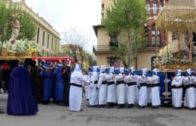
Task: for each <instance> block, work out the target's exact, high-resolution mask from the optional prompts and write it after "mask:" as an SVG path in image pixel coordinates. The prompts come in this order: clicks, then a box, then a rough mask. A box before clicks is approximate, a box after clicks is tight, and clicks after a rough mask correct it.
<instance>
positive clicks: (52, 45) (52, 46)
mask: <svg viewBox="0 0 196 126" xmlns="http://www.w3.org/2000/svg"><path fill="white" fill-rule="evenodd" d="M53 48H54V42H53V38H52V44H51V49H52V50H53Z"/></svg>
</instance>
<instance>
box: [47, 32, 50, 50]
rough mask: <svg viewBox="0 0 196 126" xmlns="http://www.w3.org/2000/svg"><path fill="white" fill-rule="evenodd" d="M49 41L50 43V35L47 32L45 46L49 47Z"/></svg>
mask: <svg viewBox="0 0 196 126" xmlns="http://www.w3.org/2000/svg"><path fill="white" fill-rule="evenodd" d="M49 43H50V35H49V34H48V38H47V48H48V47H49Z"/></svg>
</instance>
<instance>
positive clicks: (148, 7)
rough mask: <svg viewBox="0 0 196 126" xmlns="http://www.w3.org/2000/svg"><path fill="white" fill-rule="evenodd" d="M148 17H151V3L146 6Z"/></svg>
mask: <svg viewBox="0 0 196 126" xmlns="http://www.w3.org/2000/svg"><path fill="white" fill-rule="evenodd" d="M146 12H147V15H150V3H148V4H146Z"/></svg>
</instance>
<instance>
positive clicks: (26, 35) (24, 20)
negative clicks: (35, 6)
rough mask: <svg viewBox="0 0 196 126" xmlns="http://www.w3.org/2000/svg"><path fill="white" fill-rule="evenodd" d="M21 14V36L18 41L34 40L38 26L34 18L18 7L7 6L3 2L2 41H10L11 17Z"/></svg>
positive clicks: (1, 16) (0, 31)
mask: <svg viewBox="0 0 196 126" xmlns="http://www.w3.org/2000/svg"><path fill="white" fill-rule="evenodd" d="M16 13H17V14H19V21H20V24H21V28H20V34H19V37H18V39H28V40H32V39H33V38H34V37H35V34H36V25H35V24H34V22H33V19H32V17H31V16H30V15H29V14H28V13H27V12H25V11H24V10H22V9H20V7H19V6H18V5H11V6H9V7H8V6H6V5H5V4H4V3H3V2H0V41H1V42H4V41H8V40H9V38H10V36H11V32H12V30H11V23H10V21H11V16H12V15H13V14H16Z"/></svg>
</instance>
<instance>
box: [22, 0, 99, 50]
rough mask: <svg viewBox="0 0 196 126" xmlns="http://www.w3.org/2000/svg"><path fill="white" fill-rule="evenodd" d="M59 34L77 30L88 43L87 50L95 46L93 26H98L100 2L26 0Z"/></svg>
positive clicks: (88, 0) (96, 0)
mask: <svg viewBox="0 0 196 126" xmlns="http://www.w3.org/2000/svg"><path fill="white" fill-rule="evenodd" d="M26 3H27V5H28V6H29V7H32V9H33V10H34V11H35V12H36V13H39V15H40V16H41V17H43V18H44V19H45V20H47V21H48V22H49V23H50V24H51V25H52V26H53V27H54V28H55V29H56V30H57V31H58V32H59V33H62V32H63V31H65V29H73V28H74V29H75V28H76V29H79V31H80V32H82V34H83V35H84V37H85V39H86V40H87V41H88V43H89V45H90V46H89V47H87V50H89V51H92V45H96V36H95V34H94V31H93V28H92V26H93V25H97V24H100V20H101V19H100V17H101V0H26Z"/></svg>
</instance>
